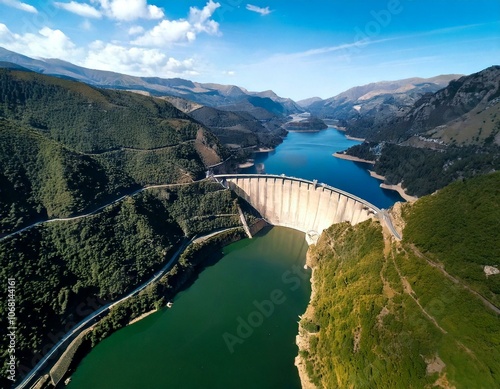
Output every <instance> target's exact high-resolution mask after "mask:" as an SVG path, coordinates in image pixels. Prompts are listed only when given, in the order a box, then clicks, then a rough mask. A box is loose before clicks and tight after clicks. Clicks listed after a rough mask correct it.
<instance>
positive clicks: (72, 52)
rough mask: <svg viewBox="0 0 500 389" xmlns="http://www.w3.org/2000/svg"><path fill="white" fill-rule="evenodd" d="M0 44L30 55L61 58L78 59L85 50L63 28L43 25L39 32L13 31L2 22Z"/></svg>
mask: <svg viewBox="0 0 500 389" xmlns="http://www.w3.org/2000/svg"><path fill="white" fill-rule="evenodd" d="M0 45H1V46H3V47H5V48H6V49H7V50H12V51H15V52H17V53H21V54H24V55H28V56H30V57H42V58H60V59H66V60H67V59H72V60H74V61H75V60H78V59H79V58H82V55H83V54H84V51H83V50H82V49H78V48H77V47H76V46H75V44H74V43H73V42H72V41H71V39H70V38H69V37H68V36H66V35H65V34H64V33H63V32H62V31H61V30H52V29H51V28H49V27H43V28H42V29H41V30H40V31H38V33H36V34H34V33H25V34H23V35H21V34H16V33H13V32H12V31H10V30H9V28H8V27H7V26H6V25H5V24H2V23H0Z"/></svg>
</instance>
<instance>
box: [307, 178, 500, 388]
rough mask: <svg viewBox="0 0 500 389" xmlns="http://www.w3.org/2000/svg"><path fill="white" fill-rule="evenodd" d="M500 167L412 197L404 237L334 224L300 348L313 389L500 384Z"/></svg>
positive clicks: (321, 247)
mask: <svg viewBox="0 0 500 389" xmlns="http://www.w3.org/2000/svg"><path fill="white" fill-rule="evenodd" d="M499 188H500V173H495V174H490V175H486V176H483V177H478V178H474V179H471V180H467V181H464V182H457V183H455V184H452V185H450V186H449V187H447V188H445V189H443V190H441V191H440V192H438V193H437V194H435V195H432V196H427V197H425V198H423V199H420V200H419V201H417V202H416V203H415V205H413V206H411V205H408V204H407V205H405V207H404V209H403V218H404V220H405V221H406V222H407V227H406V228H405V230H404V240H403V242H392V243H391V242H389V241H387V240H386V241H385V242H384V238H383V235H382V231H381V228H380V226H379V225H378V223H375V222H372V221H367V222H365V223H362V224H359V225H357V226H355V227H352V226H350V225H349V224H346V223H344V224H337V225H334V226H332V227H331V228H330V229H328V230H326V231H325V232H324V233H323V235H322V236H321V238H320V241H319V242H318V245H317V246H316V247H315V248H314V249H312V251H311V253H310V260H311V262H312V265H313V266H314V276H313V279H314V291H315V293H314V297H313V299H312V302H311V304H310V306H309V307H308V310H307V312H306V314H305V315H304V316H303V318H302V320H301V334H302V339H303V340H302V343H301V351H300V356H301V358H302V361H303V363H304V365H305V369H306V370H307V373H308V376H309V377H310V379H311V381H312V382H313V383H314V385H315V386H316V387H318V388H328V389H331V388H352V387H356V388H357V387H363V388H403V387H404V388H424V387H429V388H431V387H440V388H457V389H460V388H496V387H499V386H500V351H499V350H500V319H499V314H500V309H499V296H500V287H499V286H500V274H496V275H490V276H487V275H486V274H485V273H484V272H483V266H484V265H489V266H496V267H497V268H498V267H499V266H500V260H499V258H500V243H499V241H498V230H499V229H500V209H499V207H498V204H500V189H499Z"/></svg>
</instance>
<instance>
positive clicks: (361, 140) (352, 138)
mask: <svg viewBox="0 0 500 389" xmlns="http://www.w3.org/2000/svg"><path fill="white" fill-rule="evenodd" d="M344 136H345V137H346V138H347V139H349V140H357V141H358V142H364V141H365V140H366V139H365V138H356V137H354V136H349V135H344Z"/></svg>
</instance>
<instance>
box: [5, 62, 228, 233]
mask: <svg viewBox="0 0 500 389" xmlns="http://www.w3.org/2000/svg"><path fill="white" fill-rule="evenodd" d="M0 90H1V91H2V93H0V166H2V169H1V170H2V171H1V172H0V184H1V192H0V234H1V233H8V232H12V231H15V230H18V229H20V228H21V227H24V226H26V225H29V224H31V223H33V222H36V221H39V220H46V219H48V218H56V217H68V216H72V215H76V214H80V213H85V212H87V211H90V210H93V209H95V208H97V207H98V206H99V205H102V204H106V203H107V202H109V201H111V200H113V199H116V198H118V197H120V196H121V195H123V194H126V193H130V192H133V191H134V190H136V189H137V188H139V187H141V186H146V185H153V184H168V183H179V182H192V181H194V180H198V179H200V178H203V177H204V174H205V170H206V166H207V165H210V164H213V163H217V162H220V161H221V160H222V159H225V158H227V157H228V155H229V154H227V151H226V150H225V149H224V148H223V147H221V145H220V144H219V142H218V140H217V138H216V137H215V136H214V135H213V134H211V133H210V132H209V131H207V130H206V129H205V128H204V127H203V126H202V125H200V124H199V123H197V122H195V121H193V120H192V119H190V118H189V117H188V116H186V115H185V114H183V113H182V112H181V111H179V110H177V109H176V108H174V107H173V106H172V105H171V104H169V103H168V102H166V101H164V100H161V99H155V98H151V97H145V96H141V95H138V94H134V93H130V92H120V91H110V90H102V89H97V88H93V87H90V86H88V85H85V84H82V83H78V82H74V81H68V80H62V79H58V78H54V77H48V76H43V75H38V74H35V73H30V72H21V71H11V70H6V69H0Z"/></svg>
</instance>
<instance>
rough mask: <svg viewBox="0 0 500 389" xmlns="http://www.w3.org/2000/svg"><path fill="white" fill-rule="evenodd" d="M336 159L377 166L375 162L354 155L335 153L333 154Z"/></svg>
mask: <svg viewBox="0 0 500 389" xmlns="http://www.w3.org/2000/svg"><path fill="white" fill-rule="evenodd" d="M332 155H333V156H334V157H335V158H339V159H345V160H347V161H353V162H361V163H369V164H371V165H375V161H368V160H366V159H361V158H358V157H353V156H352V155H348V154H342V153H333V154H332Z"/></svg>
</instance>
